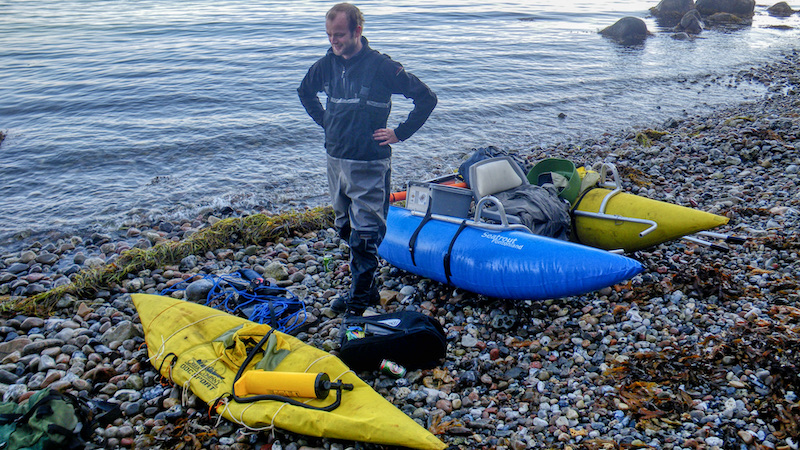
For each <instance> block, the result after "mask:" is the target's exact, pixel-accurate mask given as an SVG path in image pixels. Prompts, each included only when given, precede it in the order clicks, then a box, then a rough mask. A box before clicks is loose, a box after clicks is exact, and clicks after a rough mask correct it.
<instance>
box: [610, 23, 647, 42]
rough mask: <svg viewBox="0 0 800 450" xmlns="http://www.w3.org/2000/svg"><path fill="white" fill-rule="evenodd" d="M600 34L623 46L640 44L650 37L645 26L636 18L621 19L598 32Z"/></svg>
mask: <svg viewBox="0 0 800 450" xmlns="http://www.w3.org/2000/svg"><path fill="white" fill-rule="evenodd" d="M600 34H602V35H603V36H605V37H607V38H609V39H613V40H614V41H616V42H618V43H620V44H623V45H632V44H641V43H642V42H644V40H645V39H646V38H647V36H650V32H649V31H647V24H645V23H644V20H642V19H640V18H638V17H623V18H622V19H619V20H618V21H617V22H616V23H615V24H614V25H611V26H610V27H607V28H604V29H602V30H600Z"/></svg>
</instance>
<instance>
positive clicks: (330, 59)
mask: <svg viewBox="0 0 800 450" xmlns="http://www.w3.org/2000/svg"><path fill="white" fill-rule="evenodd" d="M361 39H362V41H361V42H362V44H363V48H362V49H361V51H360V52H358V53H357V54H356V55H354V56H353V57H352V58H349V59H344V58H342V57H341V56H336V55H335V54H334V53H333V51H332V50H331V49H328V53H327V54H326V55H325V56H323V57H322V58H321V59H320V60H319V61H317V62H316V63H314V65H313V66H311V68H310V69H309V70H308V73H307V74H306V76H305V78H303V82H302V83H301V84H300V87H299V88H297V93H298V95H299V96H300V101H301V102H302V103H303V107H305V109H306V111H307V112H308V115H310V116H311V118H312V119H314V121H315V122H316V123H317V124H319V125H320V126H322V128H323V129H325V149H326V151H327V152H328V154H329V155H331V156H333V157H336V158H342V159H354V160H361V161H372V160H376V159H383V158H388V157H389V156H391V148H390V147H389V146H388V145H384V146H381V145H379V142H378V141H376V140H375V139H373V137H372V133H373V132H374V131H375V130H377V129H379V128H386V124H387V120H388V118H389V112H390V110H391V107H392V103H391V96H392V94H403V95H404V96H405V97H406V98H410V99H412V100H413V102H414V109H413V110H412V111H411V112H410V113H409V114H408V118H407V119H406V121H405V122H403V123H401V124H400V125H398V126H397V128H395V135H396V136H397V138H398V139H400V140H401V141H404V140H406V139H408V138H409V137H411V135H412V134H414V133H415V132H416V131H417V130H418V129H419V128H420V127H422V125H423V124H424V123H425V120H427V119H428V116H430V114H431V111H433V108H434V107H435V106H436V102H437V99H436V95H435V94H434V93H433V92H432V91H431V90H430V89H429V88H428V86H426V85H425V83H423V82H422V81H420V80H419V78H417V77H415V76H414V75H412V74H410V73H407V72H406V71H405V70H403V66H402V65H401V64H400V63H397V62H395V61H393V60H392V59H391V58H389V57H388V56H386V55H383V54H381V53H379V52H378V51H376V50H372V49H371V48H370V47H369V44H368V42H367V39H366V38H364V37H362V38H361ZM320 92H325V94H326V95H327V103H326V107H325V108H323V107H322V103H321V102H320V100H319V97H318V93H320Z"/></svg>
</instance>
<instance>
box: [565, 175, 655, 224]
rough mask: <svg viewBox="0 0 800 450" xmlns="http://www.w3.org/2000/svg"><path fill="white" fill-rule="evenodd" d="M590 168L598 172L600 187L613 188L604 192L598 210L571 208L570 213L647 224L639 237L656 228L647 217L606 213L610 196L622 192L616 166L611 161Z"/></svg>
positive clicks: (653, 222)
mask: <svg viewBox="0 0 800 450" xmlns="http://www.w3.org/2000/svg"><path fill="white" fill-rule="evenodd" d="M592 170H594V171H597V172H600V181H599V183H598V185H599V186H600V187H604V188H606V189H613V190H612V191H611V192H609V193H608V194H606V196H605V197H603V201H602V202H600V208H598V211H597V212H596V213H595V212H589V211H578V210H577V209H573V210H572V213H573V214H574V215H576V216H583V217H592V218H595V219H604V220H613V221H615V222H631V223H640V224H643V225H649V227H648V228H646V229H644V230H643V231H641V232H640V233H639V237H640V238H641V237H645V236H647V235H648V234H650V233H652V232H653V231H655V230H656V228H658V223H656V222H655V221H653V220H647V219H638V218H635V217H625V216H620V215H618V214H607V213H606V206H608V202H609V200H611V198H612V197H614V196H615V195H617V194H619V193H620V192H622V184H621V183H620V181H619V172H617V167H616V166H614V165H613V164H611V163H602V162H601V163H595V165H594V166H592ZM609 171H611V178H612V179H611V181H609V180H608V172H609Z"/></svg>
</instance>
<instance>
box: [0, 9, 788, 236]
mask: <svg viewBox="0 0 800 450" xmlns="http://www.w3.org/2000/svg"><path fill="white" fill-rule="evenodd" d="M429 3H430V2H420V1H411V0H396V1H394V2H391V4H388V2H382V1H376V0H365V1H362V2H359V3H358V5H359V6H360V7H361V8H362V10H363V11H364V13H365V15H366V20H367V22H366V26H365V30H364V35H365V36H367V38H368V39H370V43H371V45H372V46H373V48H375V49H378V50H380V51H382V52H384V53H387V54H389V55H391V56H392V57H393V58H395V59H396V60H398V61H400V62H402V63H403V64H404V65H405V66H406V69H407V70H408V71H410V72H412V73H414V74H416V75H417V76H419V77H420V78H421V79H422V80H423V81H425V82H426V83H427V84H428V85H429V86H430V87H431V88H432V89H433V90H434V91H435V92H436V93H437V94H438V96H439V106H438V107H437V109H436V110H435V111H434V113H433V115H432V116H431V118H430V119H429V121H428V123H427V124H426V125H425V126H424V127H423V128H422V129H421V130H420V131H419V132H418V133H417V134H416V135H415V136H414V137H412V138H411V139H410V140H409V141H407V142H404V143H402V144H399V145H396V146H394V152H395V159H394V163H393V168H394V183H395V185H396V186H397V187H398V188H399V187H400V186H402V185H403V183H404V181H406V180H408V179H419V178H426V177H427V176H429V175H430V174H432V173H435V172H436V171H437V170H443V169H449V168H452V167H455V166H457V164H458V159H459V157H460V156H461V155H462V154H464V153H465V152H467V151H469V149H471V148H474V147H482V146H487V145H495V146H498V147H502V148H509V149H520V148H526V147H531V146H535V145H543V144H548V143H554V142H559V141H565V140H570V139H576V138H582V137H590V136H592V135H596V134H598V133H602V132H606V131H611V132H613V131H616V130H619V129H626V128H630V127H632V126H647V125H648V124H651V125H652V124H657V123H661V122H662V121H663V120H665V119H666V118H668V117H679V116H681V115H682V114H685V113H686V112H687V111H688V112H690V113H696V112H702V111H703V110H705V109H709V108H713V107H716V106H720V105H725V104H730V103H732V102H738V101H742V100H748V99H755V98H757V97H759V96H760V95H762V94H763V92H762V91H761V89H762V88H759V87H757V86H746V85H739V86H738V87H730V86H728V85H729V84H730V83H729V81H728V80H729V75H731V74H734V73H736V72H738V71H740V70H745V69H747V68H750V67H752V66H757V65H761V64H764V63H766V62H769V61H771V60H774V59H777V58H780V55H781V53H782V52H783V51H786V50H790V49H794V48H796V47H797V44H798V37H799V36H800V32H798V30H797V29H790V30H778V29H773V28H769V26H770V25H775V24H785V25H790V26H793V27H797V26H798V25H800V24H798V22H799V21H800V18H798V17H797V16H795V17H793V18H789V19H776V18H771V17H769V16H767V15H766V12H765V10H764V9H765V7H762V6H758V7H757V16H756V18H755V20H754V23H753V26H752V27H749V28H746V29H743V30H738V31H727V32H726V31H706V32H704V33H703V34H702V35H701V37H700V38H699V39H696V40H693V41H677V40H674V39H672V38H670V33H668V32H666V31H665V30H662V29H659V28H658V26H657V24H656V23H655V22H654V20H653V19H652V18H649V17H648V12H647V9H648V8H649V7H651V6H654V5H655V4H656V3H657V1H655V0H653V1H649V2H644V1H635V0H627V1H626V0H617V1H604V2H603V1H588V0H587V1H576V0H563V1H559V2H550V1H544V0H508V1H488V2H487V1H479V0H458V1H455V0H452V1H448V0H445V1H442V2H435V4H429ZM331 4H332V2H327V1H326V2H321V1H310V0H297V1H292V2H271V1H265V2H252V1H244V0H193V1H189V0H187V1H180V2H176V1H167V0H141V1H138V0H102V1H101V0H59V1H55V0H13V1H10V0H6V1H0V11H2V23H3V25H2V28H3V31H2V33H0V61H1V62H2V63H1V64H0V131H3V132H5V133H6V134H7V137H6V139H5V141H4V142H2V144H1V145H0V180H1V181H0V243H2V245H4V246H8V245H13V243H14V242H16V241H17V240H18V237H19V236H22V235H31V234H32V235H33V236H34V237H35V236H37V235H38V234H40V233H45V232H48V231H51V230H62V231H68V232H71V231H84V230H87V229H106V228H113V227H116V226H119V225H120V224H122V223H125V222H126V221H132V220H138V219H142V218H154V219H158V218H161V217H163V218H177V217H182V216H187V217H191V216H193V215H194V214H196V212H197V211H198V209H200V208H203V207H206V206H214V207H221V206H226V205H232V206H234V207H246V208H250V207H254V206H256V205H263V206H267V207H271V208H274V209H285V208H289V207H296V206H304V205H311V206H316V205H321V204H325V203H326V201H327V198H326V181H325V175H324V173H325V170H324V151H323V149H322V131H321V130H320V129H319V128H318V127H317V126H316V125H315V124H314V123H313V122H312V121H311V119H310V118H309V117H308V116H307V115H306V113H305V111H304V110H303V108H302V106H301V105H300V103H299V101H298V99H297V94H296V88H297V86H298V85H299V83H300V80H301V79H302V77H303V75H304V74H305V72H306V70H307V69H308V67H309V66H310V65H311V64H312V63H313V62H314V61H315V60H316V59H318V58H319V57H320V56H322V55H323V54H324V53H325V51H326V50H327V48H328V43H327V39H326V36H325V29H324V13H325V11H327V9H328V8H329V7H330V6H331ZM624 16H636V17H641V18H644V19H645V20H646V22H647V23H648V28H649V29H650V30H651V31H653V32H655V33H656V35H655V36H654V37H652V38H650V39H648V40H647V42H646V43H645V44H644V45H643V46H641V47H639V48H625V47H620V46H618V45H616V44H614V43H612V42H610V41H608V40H606V39H604V38H602V37H601V36H599V35H598V34H597V31H598V30H600V29H602V28H604V27H606V26H608V25H611V24H612V23H614V22H615V21H616V20H618V19H619V18H621V17H624ZM410 107H411V105H410V102H408V101H405V99H403V98H402V97H399V98H397V99H395V108H394V111H393V114H392V117H391V119H390V124H391V123H393V124H397V123H398V122H399V121H401V120H402V119H403V117H404V116H405V114H407V112H408V111H409V110H410ZM560 113H563V114H566V118H564V119H559V118H558V115H559V114H560Z"/></svg>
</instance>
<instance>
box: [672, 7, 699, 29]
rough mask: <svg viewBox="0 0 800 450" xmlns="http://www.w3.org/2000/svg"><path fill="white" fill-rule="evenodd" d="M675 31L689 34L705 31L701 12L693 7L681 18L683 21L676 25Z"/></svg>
mask: <svg viewBox="0 0 800 450" xmlns="http://www.w3.org/2000/svg"><path fill="white" fill-rule="evenodd" d="M675 31H683V32H685V33H687V34H700V32H701V31H703V21H702V20H701V18H700V13H699V12H697V10H696V9H693V10H691V11H689V12H687V13H686V14H684V15H683V17H682V18H681V22H680V23H679V24H678V26H676V27H675Z"/></svg>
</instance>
